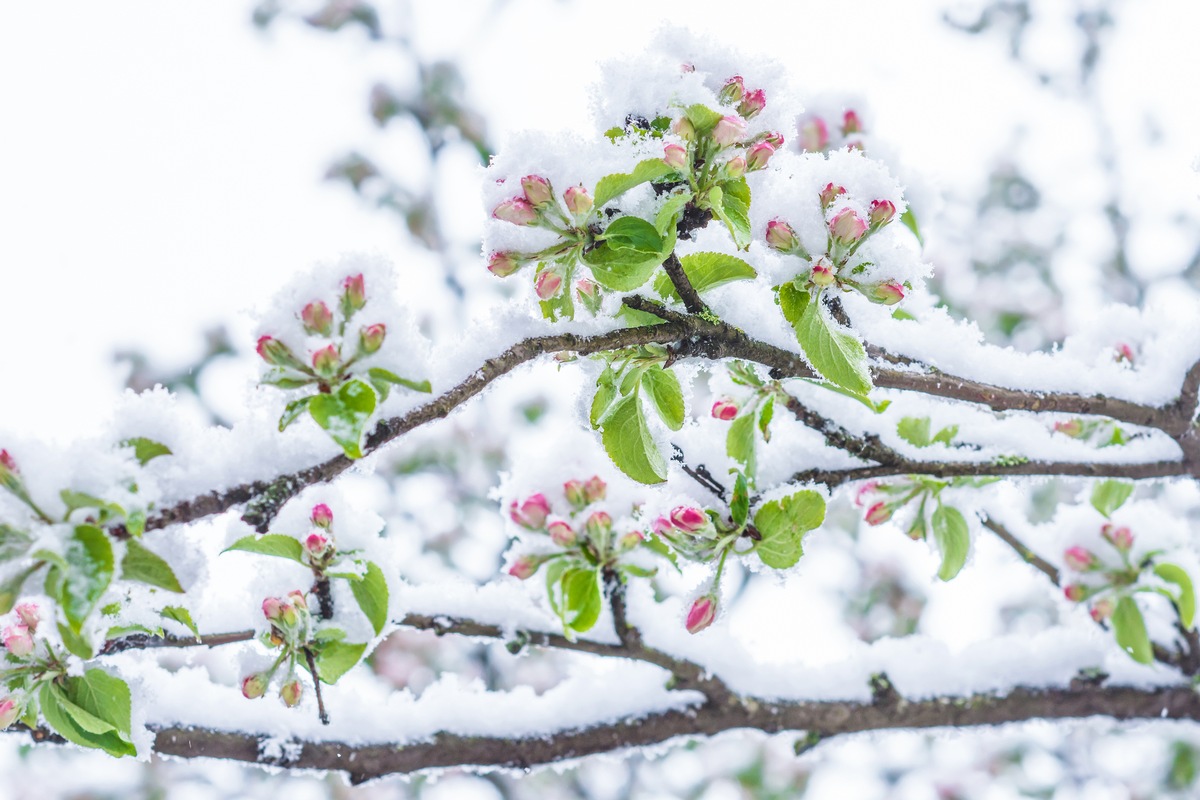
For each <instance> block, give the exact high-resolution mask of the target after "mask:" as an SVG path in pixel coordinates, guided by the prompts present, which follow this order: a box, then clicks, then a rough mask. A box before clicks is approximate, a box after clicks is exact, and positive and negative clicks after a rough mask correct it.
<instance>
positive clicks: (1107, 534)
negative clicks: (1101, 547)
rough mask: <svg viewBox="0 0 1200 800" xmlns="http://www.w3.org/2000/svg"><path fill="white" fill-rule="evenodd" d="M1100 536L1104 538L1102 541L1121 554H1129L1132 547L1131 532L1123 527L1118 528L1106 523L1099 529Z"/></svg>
mask: <svg viewBox="0 0 1200 800" xmlns="http://www.w3.org/2000/svg"><path fill="white" fill-rule="evenodd" d="M1100 535H1101V536H1103V537H1104V541H1106V542H1108V543H1109V544H1111V545H1112V546H1113V547H1115V548H1117V549H1118V550H1120V551H1122V552H1129V550H1130V549H1131V548H1132V547H1133V531H1131V530H1129V528H1127V527H1126V526H1124V525H1122V526H1121V527H1119V528H1118V527H1117V526H1115V525H1113V524H1112V523H1111V522H1109V523H1106V524H1105V525H1104V527H1102V528H1101V529H1100Z"/></svg>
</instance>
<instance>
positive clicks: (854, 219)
mask: <svg viewBox="0 0 1200 800" xmlns="http://www.w3.org/2000/svg"><path fill="white" fill-rule="evenodd" d="M829 232H830V233H831V234H832V235H833V241H835V242H837V243H838V244H840V245H851V244H854V243H855V242H857V241H858V240H859V239H861V238H863V237H864V236H866V234H867V223H865V222H863V220H862V218H861V217H860V216H858V214H856V213H854V209H852V208H843V209H842V210H841V211H839V212H838V213H836V214H834V215H833V219H831V220H829Z"/></svg>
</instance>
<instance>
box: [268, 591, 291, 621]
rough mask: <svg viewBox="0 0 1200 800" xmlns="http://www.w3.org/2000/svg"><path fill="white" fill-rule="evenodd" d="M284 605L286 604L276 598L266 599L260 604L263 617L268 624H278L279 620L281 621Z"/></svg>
mask: <svg viewBox="0 0 1200 800" xmlns="http://www.w3.org/2000/svg"><path fill="white" fill-rule="evenodd" d="M284 605H286V604H285V603H284V602H283V601H282V600H280V599H279V598H278V597H268V598H267V599H266V600H263V602H262V612H263V616H264V617H266V618H267V620H268V621H269V622H278V621H279V620H281V619H283V607H284Z"/></svg>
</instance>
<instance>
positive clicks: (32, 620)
mask: <svg viewBox="0 0 1200 800" xmlns="http://www.w3.org/2000/svg"><path fill="white" fill-rule="evenodd" d="M16 614H17V618H18V619H20V620H21V624H22V625H24V626H25V627H26V628H29V632H30V633H34V632H35V631H36V630H37V626H38V623H39V622H41V621H42V617H41V614H40V613H39V612H38V607H37V606H36V605H34V604H33V603H21V604H20V605H18V606H17V608H16Z"/></svg>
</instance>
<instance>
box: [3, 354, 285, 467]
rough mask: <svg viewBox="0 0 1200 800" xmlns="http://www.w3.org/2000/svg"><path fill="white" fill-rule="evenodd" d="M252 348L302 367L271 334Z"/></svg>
mask: <svg viewBox="0 0 1200 800" xmlns="http://www.w3.org/2000/svg"><path fill="white" fill-rule="evenodd" d="M254 349H255V350H256V351H257V352H258V355H259V357H260V358H261V359H262V360H263V361H265V362H267V363H268V364H270V365H271V366H273V367H293V368H302V367H303V366H304V365H303V364H302V363H301V362H300V359H298V358H296V356H295V355H294V354H293V353H292V351H291V349H290V348H289V347H288V346H287V345H286V344H284V343H283V342H281V341H279V340H278V339H276V338H275V337H273V336H260V337H258V344H257V345H256V346H255V348H254ZM14 471H15V470H14Z"/></svg>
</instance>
